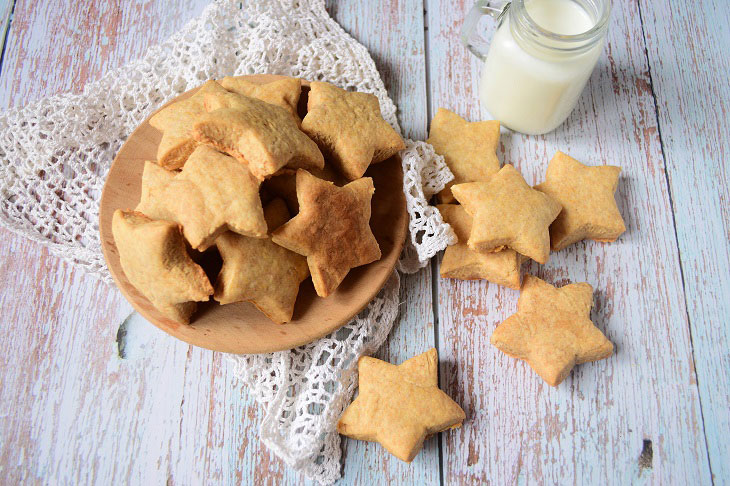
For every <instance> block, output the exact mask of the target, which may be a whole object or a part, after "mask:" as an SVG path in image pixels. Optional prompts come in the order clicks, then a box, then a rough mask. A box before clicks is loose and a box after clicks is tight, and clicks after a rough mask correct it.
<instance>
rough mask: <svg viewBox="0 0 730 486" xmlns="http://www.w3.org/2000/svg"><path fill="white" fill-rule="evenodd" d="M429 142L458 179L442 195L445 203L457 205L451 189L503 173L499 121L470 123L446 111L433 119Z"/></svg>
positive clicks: (438, 112)
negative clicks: (500, 157) (500, 167)
mask: <svg viewBox="0 0 730 486" xmlns="http://www.w3.org/2000/svg"><path fill="white" fill-rule="evenodd" d="M426 142H427V143H430V144H431V145H433V148H434V150H435V151H436V153H437V154H439V155H442V156H443V157H444V161H445V162H446V165H448V166H449V169H450V170H451V173H452V174H454V180H452V181H451V182H449V183H448V184H447V185H446V187H445V188H444V189H443V190H442V191H441V192H439V193H438V197H439V201H440V202H441V203H451V202H454V196H453V194H451V186H453V185H455V184H462V183H464V182H478V181H486V180H487V179H488V178H489V176H491V175H492V174H495V173H496V172H497V171H499V165H500V164H499V159H498V158H497V145H498V144H499V121H497V120H489V121H478V122H468V121H466V120H464V119H463V118H462V117H460V116H459V115H457V114H456V113H453V112H451V111H449V110H447V109H445V108H439V109H438V111H437V112H436V116H434V117H433V120H431V130H430V131H429V134H428V139H427V140H426Z"/></svg>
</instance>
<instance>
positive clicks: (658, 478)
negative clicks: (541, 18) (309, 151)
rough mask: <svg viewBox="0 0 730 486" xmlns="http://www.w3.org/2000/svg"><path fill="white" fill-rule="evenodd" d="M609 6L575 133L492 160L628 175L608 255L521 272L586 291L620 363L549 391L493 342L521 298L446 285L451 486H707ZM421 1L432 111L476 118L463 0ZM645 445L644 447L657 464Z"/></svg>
mask: <svg viewBox="0 0 730 486" xmlns="http://www.w3.org/2000/svg"><path fill="white" fill-rule="evenodd" d="M613 4H614V12H613V18H612V23H611V27H610V30H609V36H608V44H607V48H606V51H605V52H604V54H603V56H602V57H601V59H600V60H599V64H598V66H597V68H596V70H595V72H594V73H593V76H592V78H591V81H590V83H589V85H588V87H587V89H586V91H585V92H584V94H583V96H582V97H581V99H580V100H579V103H578V106H577V108H576V110H575V111H574V112H573V114H572V115H571V116H570V118H569V119H568V121H567V122H566V123H565V124H564V125H563V126H561V127H559V128H558V129H556V130H555V131H554V132H552V133H550V134H548V135H545V136H538V137H534V136H525V135H521V134H519V133H512V132H509V131H505V132H504V133H503V135H502V140H501V143H500V148H499V150H498V156H499V158H500V160H501V161H502V162H509V163H513V164H515V166H516V167H517V168H518V169H519V170H520V171H521V172H522V174H523V175H524V176H525V178H526V179H527V181H528V182H529V183H533V184H534V183H538V182H541V181H542V180H544V176H545V170H546V168H547V164H548V161H549V160H550V158H551V157H552V156H553V155H554V153H555V152H556V151H557V150H562V151H565V152H567V153H569V154H571V155H573V156H574V157H576V158H577V159H579V160H581V161H583V162H585V163H587V164H591V165H598V164H615V165H620V166H622V168H623V172H622V177H621V179H620V182H619V188H618V192H617V201H618V204H619V208H620V210H621V212H622V214H623V216H624V218H625V220H626V223H627V227H628V231H627V232H626V233H625V234H624V235H622V236H621V238H619V240H618V241H617V242H615V243H610V244H600V243H595V242H581V243H578V244H576V245H573V246H571V247H570V248H567V249H566V250H563V251H561V252H558V253H553V254H551V256H550V261H549V262H548V263H547V264H546V265H537V264H534V263H533V264H531V265H528V266H527V268H526V271H527V272H529V273H531V274H535V275H537V276H540V277H542V278H545V279H546V280H548V281H549V282H551V283H555V284H558V285H564V284H565V283H568V282H581V281H586V282H588V283H590V284H592V285H593V287H594V289H595V294H594V296H595V306H594V310H593V312H592V317H593V319H594V321H595V322H596V324H597V326H598V327H599V328H600V329H602V330H603V331H604V332H606V334H607V336H608V337H609V339H611V341H612V342H613V343H614V344H615V345H616V353H615V355H614V356H612V357H611V358H609V359H607V360H603V361H600V362H597V363H586V364H584V365H580V366H578V367H576V369H575V370H574V372H573V373H572V375H571V376H570V377H569V378H568V379H567V380H566V381H565V382H564V383H563V384H561V385H560V386H559V387H557V388H552V387H549V386H547V385H546V384H545V383H544V382H542V381H541V380H540V379H539V378H538V377H537V376H536V374H535V373H534V372H533V371H532V370H531V369H530V368H529V367H528V366H527V365H526V364H525V363H524V362H520V361H517V360H515V359H513V358H510V357H508V356H506V355H504V354H503V353H501V352H499V351H498V350H496V349H495V348H494V347H493V346H491V344H490V343H489V338H490V335H491V333H492V330H493V329H494V327H495V326H496V325H497V324H498V323H499V322H500V321H502V320H504V319H505V318H506V317H507V316H509V315H510V314H512V313H514V312H515V310H516V303H517V297H518V292H516V291H512V290H509V289H505V288H501V287H498V286H496V285H489V286H487V285H485V284H484V283H483V282H451V281H440V282H439V283H438V285H439V312H440V319H439V330H440V336H439V339H440V344H441V349H442V350H443V353H442V358H443V359H445V360H446V362H447V364H446V365H444V364H442V371H444V370H446V371H447V373H442V376H447V377H448V381H447V390H446V391H447V392H449V393H454V394H456V393H459V394H460V397H459V400H462V403H464V406H465V410H466V412H467V422H466V423H465V424H464V427H462V428H461V429H459V430H458V431H455V432H454V433H452V434H448V435H447V434H444V441H443V457H444V479H445V482H446V483H452V482H456V483H458V482H464V483H470V482H471V483H476V482H487V481H492V482H494V483H495V484H513V483H518V484H519V483H522V484H533V483H536V484H539V483H546V484H576V483H577V484H580V483H582V482H585V483H590V484H646V483H650V484H708V483H710V474H709V468H708V465H707V459H706V449H705V443H704V435H703V423H702V416H701V413H700V407H699V392H698V389H697V385H696V381H695V373H694V370H693V367H692V348H691V342H690V335H689V324H688V322H687V316H686V309H685V303H684V294H683V290H682V278H681V273H680V268H679V263H678V249H677V246H676V241H675V238H674V227H673V218H672V211H671V203H670V196H669V188H668V186H667V181H666V178H665V174H664V172H663V159H662V151H661V145H660V140H659V137H658V133H657V118H656V114H655V105H654V99H653V96H652V93H651V90H650V88H649V76H648V65H647V62H646V55H645V50H644V47H645V44H644V40H643V36H642V29H641V23H640V17H639V12H638V5H637V3H636V2H630V1H625V2H613ZM428 5H429V8H428V32H429V45H430V49H429V54H430V59H431V62H430V80H431V86H432V91H433V97H432V106H433V109H434V110H435V109H436V108H438V107H440V106H443V107H446V108H450V109H453V110H455V111H456V112H457V113H459V114H460V115H462V116H465V117H466V118H468V119H470V120H478V119H480V118H482V117H485V116H486V112H485V111H484V110H482V109H481V107H480V106H479V102H478V99H477V89H478V84H479V71H480V68H481V65H480V62H479V61H478V60H476V59H475V58H474V57H473V56H471V55H470V54H469V53H468V52H467V51H466V49H465V48H464V47H463V46H461V45H460V43H459V39H458V36H459V30H460V28H461V23H462V20H463V18H464V15H465V13H466V10H467V9H468V8H470V7H471V5H472V1H471V0H463V1H457V2H440V1H435V0H434V1H430V2H429V4H428ZM665 15H669V14H668V13H666V14H665ZM486 24H487V25H488V24H489V23H488V22H487V23H486ZM485 31H486V32H485V33H486V35H487V36H489V35H490V31H489V28H487V27H485ZM686 35H691V34H690V33H688V32H687V31H686V30H683V31H682V36H683V37H684V36H686ZM677 44H679V41H677V42H675V45H674V46H669V45H668V46H666V49H667V50H670V51H671V50H674V49H677V48H678V46H677ZM447 353H448V354H447ZM644 441H651V444H652V454H651V460H650V461H646V460H644V459H645V458H647V457H648V456H649V454H648V452H644V454H642V451H643V450H644V449H646V451H648V446H647V447H646V448H645V447H644ZM640 458H642V459H641V460H640Z"/></svg>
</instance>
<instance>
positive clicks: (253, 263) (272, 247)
mask: <svg viewBox="0 0 730 486" xmlns="http://www.w3.org/2000/svg"><path fill="white" fill-rule="evenodd" d="M264 213H265V215H266V221H267V223H268V225H269V230H270V231H273V230H275V229H276V228H278V227H279V226H281V225H282V224H284V223H286V222H287V221H288V220H289V211H288V210H287V208H286V204H285V203H284V201H283V200H281V199H274V200H273V201H271V202H270V203H269V204H268V205H267V206H266V208H264ZM215 244H216V246H217V247H218V251H220V254H221V257H222V258H223V267H222V268H221V271H220V274H219V275H218V279H217V280H216V284H215V294H214V296H213V298H214V299H215V300H217V301H218V302H220V303H221V304H229V303H231V302H242V301H246V302H251V303H253V304H254V305H255V306H256V307H257V308H258V309H259V310H260V311H261V312H263V313H264V314H266V317H268V318H269V319H271V320H272V321H274V322H276V323H277V324H284V323H286V322H289V321H291V319H292V314H293V313H294V303H295V302H296V300H297V294H298V293H299V284H300V283H301V282H302V281H303V280H304V279H306V278H307V277H308V276H309V268H308V267H307V259H306V258H305V257H303V256H301V255H298V254H296V253H294V252H293V251H289V250H287V249H286V248H284V247H282V246H279V245H277V244H276V243H274V242H273V241H271V239H270V238H265V239H261V238H250V237H247V236H241V235H238V234H236V233H232V232H230V231H229V232H227V233H224V234H222V235H221V236H219V237H218V239H217V240H216V242H215Z"/></svg>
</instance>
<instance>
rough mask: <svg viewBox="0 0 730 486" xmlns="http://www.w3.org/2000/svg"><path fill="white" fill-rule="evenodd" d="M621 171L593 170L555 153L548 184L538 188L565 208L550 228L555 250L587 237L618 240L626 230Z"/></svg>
mask: <svg viewBox="0 0 730 486" xmlns="http://www.w3.org/2000/svg"><path fill="white" fill-rule="evenodd" d="M620 172H621V167H616V166H613V165H600V166H595V167H590V166H587V165H583V164H581V163H580V162H578V161H577V160H575V159H574V158H572V157H570V156H568V155H566V154H564V153H562V152H558V153H556V154H555V156H554V157H553V158H552V160H551V161H550V165H548V169H547V175H546V177H545V182H543V183H542V184H539V185H537V186H535V189H537V190H538V191H542V192H544V193H545V194H548V195H549V196H551V197H552V198H553V199H555V200H556V201H558V202H559V203H560V204H561V205H562V206H563V210H562V211H561V212H560V214H559V215H558V217H557V219H556V220H555V221H554V222H553V224H551V225H550V241H551V245H552V249H553V251H558V250H562V249H563V248H565V247H566V246H569V245H572V244H573V243H576V242H578V241H580V240H583V239H586V238H588V239H591V240H596V241H616V239H617V238H618V237H619V236H620V235H621V234H622V233H623V232H624V231H626V225H625V224H624V220H623V218H622V217H621V213H620V212H619V210H618V206H617V205H616V199H615V196H614V194H615V192H616V187H617V186H618V176H619V173H620Z"/></svg>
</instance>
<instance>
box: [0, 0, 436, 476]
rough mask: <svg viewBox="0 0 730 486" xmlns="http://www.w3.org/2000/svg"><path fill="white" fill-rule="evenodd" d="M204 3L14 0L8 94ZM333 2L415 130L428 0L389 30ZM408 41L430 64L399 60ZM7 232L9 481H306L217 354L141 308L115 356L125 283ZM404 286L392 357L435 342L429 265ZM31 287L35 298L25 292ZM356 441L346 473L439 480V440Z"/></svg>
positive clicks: (123, 49)
mask: <svg viewBox="0 0 730 486" xmlns="http://www.w3.org/2000/svg"><path fill="white" fill-rule="evenodd" d="M92 3H93V4H94V5H92ZM206 3H207V2H205V1H192V0H187V1H186V0H181V1H179V2H176V3H174V4H170V2H154V1H153V2H146V3H143V4H134V5H130V4H128V3H120V4H119V5H114V4H112V5H106V4H105V5H96V3H95V2H91V1H90V0H89V1H86V2H80V3H73V2H68V1H53V2H37V1H22V0H19V1H18V5H17V7H16V13H15V21H14V22H13V28H12V31H11V33H10V36H9V39H8V40H9V42H8V47H7V51H6V63H5V68H4V69H3V70H2V74H1V75H0V95H1V96H2V97H1V99H2V102H1V103H2V104H3V107H8V106H18V105H23V104H25V103H27V102H29V101H32V100H34V99H38V98H40V97H43V96H48V95H51V94H54V93H57V92H63V91H67V90H79V89H81V88H82V87H83V85H84V84H85V83H86V82H88V81H91V80H93V79H96V78H98V77H99V76H101V75H102V74H103V73H104V72H106V71H107V70H108V69H113V68H114V67H117V66H119V65H122V64H123V63H124V62H127V61H129V60H131V59H134V58H136V57H138V56H139V55H141V54H142V53H143V52H144V50H145V48H146V47H147V46H149V45H152V44H154V43H156V42H158V41H161V40H163V39H164V38H165V37H167V36H168V35H170V34H171V33H172V32H174V30H175V29H177V28H178V27H179V26H181V25H183V23H184V22H185V21H186V20H187V19H189V18H191V17H192V16H194V15H197V13H198V12H199V11H200V9H201V8H202V7H203V6H204V5H205V4H206ZM382 7H383V8H385V2H383V5H382ZM329 9H330V11H331V12H332V13H333V14H334V15H335V18H336V19H337V20H339V21H340V22H342V23H343V24H345V25H346V26H347V27H348V30H349V31H350V32H351V33H352V34H354V35H355V36H356V37H358V38H360V39H363V40H366V42H367V43H368V47H370V48H371V50H373V51H375V52H376V62H377V63H378V65H379V67H380V68H381V69H383V70H384V71H385V72H386V73H387V74H386V76H385V78H386V85H387V86H388V87H389V89H390V91H391V93H392V94H393V95H394V97H395V99H396V102H397V103H399V104H401V106H404V105H405V106H413V108H412V109H411V110H409V112H408V117H403V116H401V122H402V124H403V126H404V128H405V129H406V132H407V134H409V135H410V136H417V137H422V136H423V135H424V134H425V123H426V115H425V84H424V83H425V75H424V69H423V65H422V63H421V62H420V59H421V57H422V56H423V30H422V18H421V17H420V12H422V6H421V3H420V2H410V3H408V2H407V3H405V4H403V5H402V6H401V7H399V9H397V10H395V11H393V12H395V13H396V14H397V15H399V16H400V18H401V20H398V19H396V18H392V19H391V21H392V24H391V25H390V26H389V27H388V29H381V28H379V26H380V25H381V20H382V19H381V18H380V16H379V14H378V12H377V11H374V10H370V9H366V8H362V6H361V4H359V3H358V2H354V1H353V2H348V3H342V2H341V3H339V4H337V5H330V6H329ZM412 11H416V12H419V16H416V17H415V18H413V17H412V16H411V14H412ZM87 12H88V13H87ZM405 48H407V49H408V50H409V51H408V52H410V57H409V60H412V61H413V62H414V63H416V64H417V65H419V66H421V67H420V70H419V69H415V70H414V69H412V68H410V67H408V66H407V65H404V64H401V63H400V60H401V59H400V55H401V52H402V50H403V49H405ZM379 56H380V57H379ZM0 241H1V242H2V244H1V245H0V265H1V267H0V276H1V277H0V278H1V279H2V281H3V282H4V283H5V285H3V286H2V289H0V302H2V308H3V310H4V311H5V315H6V316H7V318H8V319H9V320H11V321H12V323H11V325H10V324H9V325H6V326H2V328H1V329H0V355H2V356H3V360H2V361H0V373H1V376H3V377H4V379H3V383H2V394H1V395H0V405H1V406H2V408H3V410H5V411H6V412H4V413H3V414H0V444H2V445H0V464H2V466H1V467H2V468H3V469H0V477H3V478H7V479H8V481H9V482H10V483H16V482H21V481H29V482H38V481H39V478H41V477H42V478H44V480H45V481H52V480H54V479H58V480H62V481H67V482H73V483H88V482H92V481H94V482H99V483H106V482H110V481H113V480H115V479H118V478H119V477H126V478H128V479H129V481H130V482H131V483H136V484H142V483H144V484H150V483H151V484H160V483H163V482H172V483H181V484H197V483H203V482H219V481H224V482H227V483H253V482H255V483H265V484H299V483H300V482H301V477H300V476H299V475H297V474H295V473H293V472H292V471H291V470H289V469H288V468H286V466H285V465H284V464H283V463H282V462H281V461H279V460H278V459H277V458H276V457H275V456H274V455H273V454H271V453H270V452H269V451H268V450H266V448H265V447H264V446H263V445H262V444H261V443H260V442H259V439H258V436H257V431H258V424H259V422H260V418H261V410H260V408H259V407H258V405H257V404H256V403H254V401H253V399H252V398H251V397H250V396H249V395H248V394H247V391H246V390H245V387H243V385H242V384H241V383H239V382H238V381H237V380H235V378H234V377H233V376H232V374H231V368H230V367H229V366H228V364H227V363H226V361H225V359H224V357H223V356H222V355H220V354H218V353H212V352H209V351H205V350H202V349H197V348H191V347H189V346H187V345H185V344H183V343H180V342H177V341H175V340H174V339H172V338H170V337H169V336H167V335H165V334H163V333H161V332H160V331H158V330H157V329H156V328H154V327H153V326H151V325H149V324H148V323H146V322H145V321H143V320H142V319H141V318H140V317H139V316H134V317H133V318H132V319H130V320H129V321H128V322H127V325H126V327H125V333H126V336H124V337H123V342H124V343H125V348H124V349H125V351H124V353H125V356H126V357H125V358H124V359H121V358H118V356H117V349H116V344H115V341H114V339H115V337H116V332H117V327H118V325H119V323H120V322H121V321H122V320H123V319H124V318H125V317H126V316H127V315H128V314H129V312H130V311H131V308H130V307H129V305H128V304H127V303H126V302H125V301H124V300H123V298H122V297H121V296H120V294H119V293H118V292H117V291H116V290H114V289H112V288H108V287H106V286H104V285H103V284H100V283H98V282H96V281H95V280H94V279H93V278H91V277H88V276H85V275H83V273H82V272H80V271H79V270H76V269H74V268H73V267H70V266H68V265H66V264H64V263H62V262H60V261H59V260H57V259H56V258H54V257H52V256H49V255H48V253H47V252H46V251H45V250H43V249H42V248H41V247H39V246H38V245H35V244H33V243H30V242H26V241H24V240H22V239H21V238H19V237H18V236H16V235H13V234H11V233H9V232H7V231H4V230H0ZM403 289H404V290H403V292H402V299H403V301H404V305H403V309H404V314H403V315H402V317H401V318H400V320H399V323H398V324H396V328H395V330H394V333H393V336H392V338H391V346H390V347H388V346H386V347H385V348H384V349H382V350H381V352H380V353H379V357H382V358H383V359H388V360H390V361H395V362H400V361H402V360H404V359H406V358H407V357H410V356H411V355H414V354H417V353H419V352H421V351H423V350H425V349H427V348H428V347H430V346H432V345H433V343H434V333H433V317H432V310H431V308H432V307H431V306H432V303H431V300H430V289H431V280H430V273H429V272H428V271H423V272H421V273H419V274H417V275H415V276H409V277H406V278H405V279H404V282H403ZM27 295H32V296H33V299H34V305H33V306H29V305H28V303H27V299H23V298H22V296H27ZM29 330H30V331H29ZM28 356H30V359H28ZM17 363H25V366H24V367H22V368H20V367H18V365H17ZM346 453H347V457H348V460H347V462H346V470H345V474H346V475H347V478H353V479H348V480H352V481H354V480H355V479H354V478H359V479H362V480H363V481H366V480H374V481H378V482H380V481H381V479H382V478H383V476H384V475H385V476H388V477H392V478H401V477H402V478H410V481H411V482H414V483H422V482H428V483H433V482H435V481H437V480H438V461H437V458H438V452H437V442H436V441H435V440H431V441H430V442H429V443H428V444H427V447H426V451H425V452H424V453H423V454H422V456H421V458H420V459H419V462H417V463H415V464H413V465H411V466H406V465H403V464H401V463H399V462H398V461H395V460H393V459H392V458H390V457H389V456H388V455H387V454H385V453H384V452H383V451H382V450H381V449H380V448H379V446H378V447H376V446H374V445H368V444H365V443H361V442H355V441H351V442H349V443H348V446H347V447H346Z"/></svg>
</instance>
